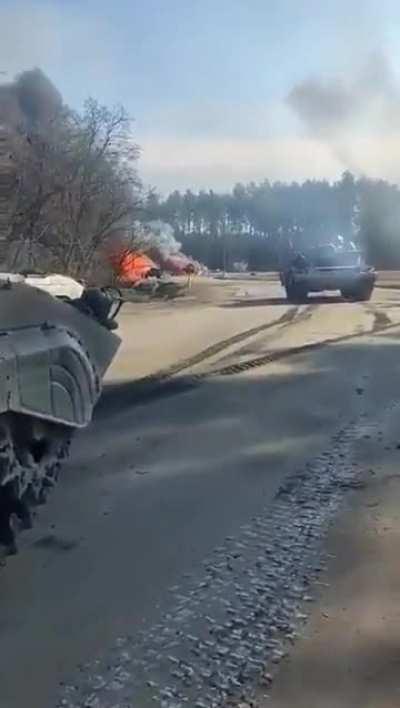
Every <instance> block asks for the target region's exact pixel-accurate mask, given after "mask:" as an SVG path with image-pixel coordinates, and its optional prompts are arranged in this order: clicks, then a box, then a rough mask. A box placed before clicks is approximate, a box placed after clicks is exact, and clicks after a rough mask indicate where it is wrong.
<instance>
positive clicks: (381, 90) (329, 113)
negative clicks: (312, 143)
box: [287, 53, 400, 170]
mask: <svg viewBox="0 0 400 708" xmlns="http://www.w3.org/2000/svg"><path fill="white" fill-rule="evenodd" d="M287 102H288V105H289V106H290V107H291V108H292V110H293V111H294V113H295V114H296V115H297V117H298V118H299V119H300V121H301V122H302V124H303V125H304V127H305V128H306V130H307V132H308V133H309V134H310V135H311V136H312V137H314V138H318V139H319V140H321V141H322V142H325V143H326V144H328V145H329V146H330V148H331V149H332V151H333V153H334V154H335V156H336V157H337V158H338V159H339V160H340V161H341V162H342V164H343V165H344V166H345V167H348V168H350V169H354V170H358V169H360V168H361V167H362V165H363V164H365V162H366V159H365V158H366V157H368V155H361V154H360V143H361V141H363V140H364V144H363V148H364V150H367V151H368V149H369V143H371V141H375V143H376V141H377V140H383V139H385V140H387V138H388V137H397V136H398V135H399V125H400V87H399V83H398V81H397V77H396V76H395V75H394V73H393V71H392V69H391V67H390V65H389V63H388V61H387V59H386V58H385V56H384V55H383V54H382V53H375V54H373V55H371V56H370V57H369V59H368V61H367V62H366V63H365V65H364V66H363V67H362V69H361V71H359V72H358V73H354V72H353V75H352V76H351V75H350V76H349V77H347V78H346V79H343V78H341V79H339V78H337V79H332V80H329V81H324V80H323V78H314V79H307V80H305V81H302V82H301V83H299V84H297V85H295V86H294V87H293V88H292V90H291V91H290V93H289V95H288V97H287ZM365 141H366V142H365ZM368 141H369V143H368ZM387 157H388V156H387V155H386V156H384V155H382V163H383V160H384V158H385V160H387ZM374 159H376V156H375V155H374Z"/></svg>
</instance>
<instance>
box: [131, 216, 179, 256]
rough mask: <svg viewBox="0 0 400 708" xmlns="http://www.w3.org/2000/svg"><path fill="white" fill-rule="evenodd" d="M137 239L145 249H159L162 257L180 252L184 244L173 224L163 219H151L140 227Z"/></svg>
mask: <svg viewBox="0 0 400 708" xmlns="http://www.w3.org/2000/svg"><path fill="white" fill-rule="evenodd" d="M135 240H136V241H137V243H138V244H139V245H140V248H141V249H142V250H144V251H153V252H154V251H157V252H158V253H159V254H160V256H161V257H162V258H168V257H169V256H175V255H177V254H179V253H180V251H181V248H182V244H181V243H179V241H177V240H176V238H175V236H174V230H173V228H172V226H170V225H169V224H166V223H165V222H163V221H160V220H156V221H149V222H147V223H146V224H142V225H140V226H139V227H138V229H137V232H136V238H135Z"/></svg>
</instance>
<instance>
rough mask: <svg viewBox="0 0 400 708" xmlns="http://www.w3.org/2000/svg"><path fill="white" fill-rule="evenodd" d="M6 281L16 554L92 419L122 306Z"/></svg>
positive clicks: (6, 465) (104, 298)
mask: <svg viewBox="0 0 400 708" xmlns="http://www.w3.org/2000/svg"><path fill="white" fill-rule="evenodd" d="M25 280H26V279H25V278H24V277H23V276H18V275H16V276H11V275H9V276H8V275H7V276H5V275H4V274H3V278H0V547H2V548H3V551H4V550H5V552H6V553H8V554H11V553H15V552H16V550H17V547H16V534H17V532H18V530H19V529H20V528H29V527H30V526H31V523H32V510H33V509H34V507H35V506H37V505H38V504H42V503H43V502H45V500H46V497H47V494H48V492H49V490H50V489H51V487H52V486H53V485H54V484H55V482H56V480H57V476H58V472H59V468H60V463H61V460H62V459H63V458H64V457H65V456H66V454H67V452H68V448H69V444H70V440H71V436H72V435H73V433H74V431H75V430H76V429H79V428H84V427H85V426H86V425H87V424H88V423H89V422H90V420H91V418H92V413H93V409H94V406H95V404H96V401H97V400H98V398H99V396H100V393H101V389H102V380H103V377H104V374H105V372H106V370H107V368H108V366H109V364H110V363H111V361H112V359H113V358H114V356H115V354H116V351H117V349H118V346H119V343H120V340H119V338H118V337H117V336H116V335H115V334H114V333H113V332H112V331H111V330H113V329H115V327H116V322H115V316H116V314H117V310H118V309H119V305H120V303H119V302H118V301H117V302H116V301H115V300H114V298H113V297H110V295H109V293H107V292H104V291H100V290H97V289H83V288H82V292H81V294H80V296H79V297H75V298H73V299H71V298H68V296H66V295H65V294H64V295H63V294H61V296H60V297H61V299H60V298H59V297H55V296H54V295H51V294H49V293H48V292H45V289H46V288H44V290H43V289H39V288H38V287H33V286H32V285H27V284H26V282H25Z"/></svg>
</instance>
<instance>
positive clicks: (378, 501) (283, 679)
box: [261, 413, 400, 708]
mask: <svg viewBox="0 0 400 708" xmlns="http://www.w3.org/2000/svg"><path fill="white" fill-rule="evenodd" d="M398 418H399V414H398V413H397V414H396V415H394V416H393V418H392V422H391V424H390V425H391V428H392V429H391V430H388V431H386V432H385V434H384V435H381V436H380V438H379V439H378V440H368V439H366V440H363V441H362V443H361V444H360V450H359V456H360V464H362V465H363V467H364V469H365V475H366V480H367V482H366V486H365V487H364V488H362V489H360V490H359V491H357V492H354V493H353V496H352V498H351V501H350V508H348V509H347V511H345V512H344V513H343V515H342V516H341V518H340V519H339V520H338V523H337V524H336V525H335V529H334V530H333V531H332V532H331V534H330V537H329V542H328V551H329V553H330V560H329V563H328V566H329V567H328V570H327V572H326V573H325V574H324V576H323V577H321V580H320V584H319V586H318V587H319V591H320V597H319V600H318V602H317V603H316V606H315V607H314V608H313V610H312V612H311V616H310V619H309V621H308V623H307V624H306V626H305V629H304V633H303V636H302V637H301V638H300V640H299V641H298V642H297V643H296V645H295V647H294V649H293V651H292V652H291V653H290V656H289V658H288V659H286V660H285V662H284V663H283V664H282V665H281V668H280V671H279V673H278V675H277V677H276V680H275V682H274V685H273V688H272V690H271V691H270V692H269V695H268V698H265V699H264V700H261V705H262V706H268V708H271V707H272V708H339V707H340V708H398V706H399V705H400V602H399V598H400V562H399V550H400V449H398V447H397V446H398V442H399V432H398V431H399V425H398V423H399V420H398ZM264 693H265V691H264Z"/></svg>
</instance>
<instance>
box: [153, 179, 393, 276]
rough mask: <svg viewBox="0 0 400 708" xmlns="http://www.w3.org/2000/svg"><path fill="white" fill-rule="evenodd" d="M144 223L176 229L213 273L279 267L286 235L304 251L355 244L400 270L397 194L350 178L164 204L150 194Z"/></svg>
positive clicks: (382, 184) (183, 196)
mask: <svg viewBox="0 0 400 708" xmlns="http://www.w3.org/2000/svg"><path fill="white" fill-rule="evenodd" d="M144 219H145V220H152V219H160V220H162V221H165V222H167V223H169V224H171V226H172V227H173V228H174V231H175V236H176V238H177V239H178V240H179V241H180V242H181V243H182V247H183V250H184V251H185V252H186V253H187V254H189V255H191V256H192V257H193V258H195V259H197V260H199V261H200V262H202V263H204V264H206V265H207V266H208V267H210V268H220V269H226V270H229V269H231V268H232V267H233V266H234V264H235V263H243V264H247V266H248V268H249V269H250V270H264V269H271V268H275V267H276V266H277V253H278V248H277V246H278V243H279V241H280V239H281V238H282V237H283V238H286V239H290V240H291V241H292V242H293V243H294V244H296V245H298V247H299V248H302V247H303V246H304V245H307V244H311V245H312V244H313V243H315V242H321V241H325V242H326V241H328V240H329V239H330V238H332V237H333V236H336V235H338V234H340V235H342V236H343V238H344V239H346V240H353V241H355V242H356V244H357V245H359V246H360V247H361V248H363V249H364V250H365V252H366V256H367V258H368V260H369V262H370V263H371V264H373V265H375V266H376V267H379V268H388V269H391V268H393V269H394V268H399V267H400V190H399V188H398V187H397V186H396V185H392V184H389V183H388V182H386V181H384V180H371V179H367V178H361V179H356V178H355V177H354V176H353V175H352V174H351V173H350V172H345V173H344V174H343V175H342V177H341V179H340V180H339V181H337V182H335V183H333V184H331V183H329V182H327V181H315V180H307V181H306V182H304V183H303V184H298V183H291V184H285V183H281V182H275V183H270V182H269V181H268V180H265V181H264V182H262V183H260V184H255V183H254V182H251V183H250V184H237V185H236V186H235V187H234V189H233V190H232V192H231V193H226V194H218V193H216V192H214V191H212V190H210V191H200V192H198V193H193V192H191V191H190V190H187V191H186V192H184V193H181V192H179V191H174V192H172V193H171V194H170V195H169V196H168V197H166V198H165V199H161V198H160V197H159V196H158V195H157V193H156V191H153V190H152V191H150V192H149V193H148V194H147V196H146V198H145V201H144Z"/></svg>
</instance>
